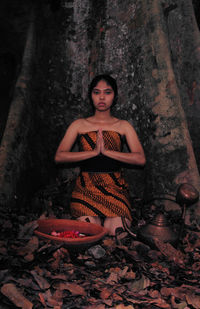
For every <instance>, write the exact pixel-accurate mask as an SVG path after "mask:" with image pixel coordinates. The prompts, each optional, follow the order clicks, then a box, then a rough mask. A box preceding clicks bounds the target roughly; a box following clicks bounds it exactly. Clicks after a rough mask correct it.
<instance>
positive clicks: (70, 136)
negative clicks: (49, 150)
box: [55, 119, 100, 163]
mask: <svg viewBox="0 0 200 309" xmlns="http://www.w3.org/2000/svg"><path fill="white" fill-rule="evenodd" d="M80 125H81V119H79V120H75V121H74V122H73V123H72V124H71V125H70V126H69V128H68V129H67V131H66V133H65V136H64V137H63V139H62V140H61V143H60V145H59V146H58V149H57V151H56V154H55V162H56V163H72V162H78V161H82V160H86V159H90V158H92V157H95V156H97V155H98V154H99V153H100V146H97V147H96V148H95V149H94V150H92V151H81V152H72V151H71V148H72V146H73V144H74V143H75V141H76V138H77V136H78V134H79V128H80Z"/></svg>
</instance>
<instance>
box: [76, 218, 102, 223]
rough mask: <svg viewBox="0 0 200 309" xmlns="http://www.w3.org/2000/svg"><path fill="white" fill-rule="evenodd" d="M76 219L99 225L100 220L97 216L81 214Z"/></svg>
mask: <svg viewBox="0 0 200 309" xmlns="http://www.w3.org/2000/svg"><path fill="white" fill-rule="evenodd" d="M77 220H79V221H83V222H90V223H94V224H98V225H101V220H100V218H99V217H93V216H81V217H78V218H77Z"/></svg>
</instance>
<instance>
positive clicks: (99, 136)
mask: <svg viewBox="0 0 200 309" xmlns="http://www.w3.org/2000/svg"><path fill="white" fill-rule="evenodd" d="M97 149H98V150H99V153H102V154H104V153H105V145H104V139H103V132H102V129H101V128H100V129H99V130H98V133H97Z"/></svg>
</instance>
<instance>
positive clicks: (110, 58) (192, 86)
mask: <svg viewBox="0 0 200 309" xmlns="http://www.w3.org/2000/svg"><path fill="white" fill-rule="evenodd" d="M36 16H37V18H36V22H35V29H36V30H35V36H36V45H34V44H33V46H32V50H31V54H32V60H34V74H32V82H31V87H29V90H28V97H29V98H30V100H28V103H27V101H26V102H25V101H24V102H23V104H24V106H25V104H30V106H32V107H33V106H34V108H32V107H31V109H30V111H31V113H32V120H33V119H34V120H35V125H34V126H30V127H29V128H28V130H29V132H26V134H28V135H29V136H32V135H31V134H32V130H33V128H34V129H35V131H36V132H37V134H36V135H35V136H34V137H33V136H32V139H31V142H32V143H31V145H30V144H29V147H30V149H31V155H30V156H31V159H30V161H29V163H27V164H26V166H25V169H26V171H28V170H30V166H31V168H32V167H35V169H34V168H32V170H34V172H33V174H34V176H32V175H29V177H30V179H31V181H32V183H33V182H34V183H35V178H34V177H35V176H36V174H37V175H38V179H39V180H40V181H39V182H41V183H44V182H45V181H46V183H47V184H48V179H50V180H51V182H52V181H55V179H56V178H61V179H63V178H64V179H67V180H70V179H71V178H72V179H73V178H74V176H75V175H74V173H75V174H76V172H71V170H69V169H62V173H60V170H58V169H57V168H56V167H55V165H54V162H53V157H54V153H55V150H56V148H57V146H58V143H59V141H60V140H61V138H62V136H63V134H64V132H65V130H66V127H67V126H68V125H69V124H70V123H71V122H72V121H73V120H74V119H76V118H78V117H84V116H87V115H89V114H90V112H91V110H90V106H89V103H88V99H87V89H88V84H89V82H90V81H91V79H92V78H93V76H94V75H96V74H99V73H108V74H111V75H112V76H113V77H115V78H116V79H117V82H118V86H119V103H118V105H117V106H116V108H115V110H114V113H115V115H116V116H117V117H121V118H125V119H127V120H128V121H130V122H131V123H132V124H133V125H134V127H135V128H136V131H137V133H138V135H139V137H140V139H141V141H142V144H143V146H144V149H145V152H146V156H147V164H146V167H145V169H144V170H141V169H136V168H134V169H131V170H128V171H127V178H128V181H129V183H130V192H131V197H132V198H133V202H134V198H135V197H136V196H137V197H140V198H145V199H148V198H150V197H152V196H155V195H160V194H163V193H169V194H174V195H175V194H176V191H177V188H178V186H179V184H180V183H182V182H189V183H191V184H192V185H194V186H195V187H196V189H197V190H200V178H199V172H198V168H197V163H196V159H195V155H194V151H195V154H196V157H197V158H198V157H199V147H198V136H199V133H200V132H199V125H198V123H199V117H200V110H199V99H200V88H199V74H200V68H199V61H200V45H199V31H198V28H197V25H196V22H195V18H194V12H193V8H192V4H191V1H190V0H188V1H187V2H185V1H184V0H180V1H178V0H177V1H172V0H165V1H163V2H162V4H161V2H160V1H159V0H144V1H136V0H125V1H120V0H114V1H112V5H110V2H109V1H107V0H103V1H97V2H94V1H91V0H82V1H81V0H74V1H73V2H69V1H63V2H60V6H57V7H56V8H54V9H53V10H52V6H50V3H49V2H45V3H44V2H42V3H38V9H37V12H36ZM183 30H184V31H183ZM188 40H189V41H188ZM29 63H31V61H29ZM194 68H195V70H193V69H194ZM13 102H15V100H13ZM14 106H16V104H14V103H13V104H11V109H10V115H9V118H8V124H7V129H8V130H9V132H8V133H6V132H5V135H4V137H5V138H4V140H3V143H4V145H6V146H5V147H3V152H4V153H3V154H2V156H4V158H5V160H4V161H1V162H2V164H1V171H0V175H2V177H1V179H3V181H1V183H2V184H3V185H2V184H1V183H0V187H1V188H2V196H3V198H4V199H5V200H6V201H7V203H9V199H10V198H11V197H12V196H14V194H17V193H16V190H15V188H16V187H17V182H18V183H19V182H22V183H24V181H25V182H26V179H27V178H28V174H27V173H24V172H23V173H22V171H23V168H24V166H21V165H18V162H24V159H25V158H26V157H27V153H26V152H22V151H18V150H17V148H16V149H13V147H10V144H11V140H10V139H9V138H7V137H6V136H10V135H12V134H13V136H12V139H14V140H15V141H16V140H17V136H16V134H15V132H17V129H16V130H15V132H14V133H12V132H13V130H12V128H11V127H10V126H9V121H10V120H9V119H11V115H12V113H13V109H14V108H15V107H14ZM17 117H19V119H20V115H18V116H17ZM16 123H17V125H18V127H19V128H20V129H19V131H18V132H21V131H22V130H21V129H22V123H21V122H20V121H18V122H17V119H16ZM36 124H37V125H36ZM7 129H6V130H7ZM11 133H12V134H11ZM190 134H191V136H192V141H191V137H190ZM29 142H30V140H29ZM192 143H193V144H192ZM27 145H28V142H27ZM24 146H25V144H24ZM26 147H27V146H25V148H26ZM10 149H12V151H11V150H10ZM5 153H6V156H5ZM14 160H15V162H14ZM10 161H12V162H13V166H17V171H18V175H19V177H17V178H16V177H13V181H12V182H11V181H10V182H9V181H8V180H7V179H8V177H7V174H9V177H11V174H12V173H13V175H14V171H15V169H14V168H13V169H12V173H11V171H10V172H9V173H8V172H7V171H6V168H5V167H6V166H8V162H10ZM198 164H199V161H198ZM31 181H30V183H31ZM70 190H71V188H70V189H69V191H70ZM67 196H68V197H69V196H70V192H68V195H67ZM133 207H134V204H133ZM194 209H195V212H194V214H195V216H193V211H192V208H191V211H189V213H188V216H187V222H188V223H191V222H193V223H195V222H196V224H198V220H199V216H200V205H199V204H196V205H195V206H194ZM190 221H191V222H190ZM194 221H195V222H194Z"/></svg>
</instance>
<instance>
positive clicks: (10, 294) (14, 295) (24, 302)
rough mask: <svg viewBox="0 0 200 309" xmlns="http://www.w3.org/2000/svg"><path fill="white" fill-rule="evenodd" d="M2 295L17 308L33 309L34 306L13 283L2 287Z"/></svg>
mask: <svg viewBox="0 0 200 309" xmlns="http://www.w3.org/2000/svg"><path fill="white" fill-rule="evenodd" d="M1 293H2V294H3V295H5V296H6V297H7V298H9V300H10V301H11V302H12V303H13V304H14V305H15V306H17V307H20V308H22V309H31V308H33V304H32V303H31V302H30V301H29V300H28V299H27V298H25V297H24V295H23V294H22V292H21V291H20V290H19V289H17V287H16V286H15V285H14V284H13V283H7V284H4V285H3V286H2V287H1Z"/></svg>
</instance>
